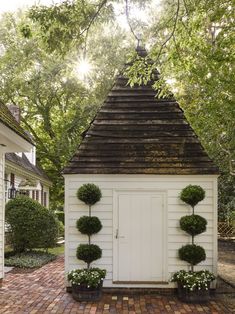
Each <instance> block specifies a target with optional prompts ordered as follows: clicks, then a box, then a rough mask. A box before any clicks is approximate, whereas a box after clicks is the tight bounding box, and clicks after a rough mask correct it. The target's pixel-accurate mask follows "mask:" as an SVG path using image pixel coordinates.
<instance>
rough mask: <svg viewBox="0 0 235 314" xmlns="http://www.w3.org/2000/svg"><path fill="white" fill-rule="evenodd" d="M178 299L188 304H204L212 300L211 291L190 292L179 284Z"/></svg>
mask: <svg viewBox="0 0 235 314" xmlns="http://www.w3.org/2000/svg"><path fill="white" fill-rule="evenodd" d="M178 298H179V299H180V300H181V301H183V302H186V303H202V302H208V301H209V300H210V290H209V289H208V290H205V289H202V290H193V291H190V290H188V289H186V288H184V287H183V286H182V285H180V284H179V283H178Z"/></svg>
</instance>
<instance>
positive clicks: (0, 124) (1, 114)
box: [0, 103, 33, 284]
mask: <svg viewBox="0 0 235 314" xmlns="http://www.w3.org/2000/svg"><path fill="white" fill-rule="evenodd" d="M32 147H33V143H32V140H31V138H30V137H29V136H28V135H27V134H26V133H25V131H24V130H23V129H22V128H21V127H20V125H19V123H18V122H17V121H16V120H15V119H14V118H13V116H12V115H11V113H10V111H9V110H8V109H7V107H6V106H5V105H3V104H1V103H0V284H1V282H2V278H3V277H4V212H5V210H4V208H5V184H4V169H5V154H6V153H13V152H29V151H30V150H31V149H32Z"/></svg>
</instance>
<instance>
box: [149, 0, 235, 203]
mask: <svg viewBox="0 0 235 314" xmlns="http://www.w3.org/2000/svg"><path fill="white" fill-rule="evenodd" d="M233 11H234V10H233V4H232V1H228V0H222V1H218V0H213V1H209V2H208V1H198V0H194V1H186V0H183V1H177V2H176V1H167V2H165V6H164V7H163V9H162V15H161V16H160V17H159V19H157V20H156V22H155V24H154V26H153V28H152V31H151V32H150V33H149V36H150V37H151V39H152V41H153V39H154V45H153V48H152V50H151V54H152V56H153V58H154V59H155V65H156V66H158V67H159V68H160V69H161V73H162V75H163V76H164V78H165V79H166V78H168V79H171V80H174V81H175V84H174V86H173V87H174V91H175V94H176V97H177V99H179V102H180V104H181V106H182V107H183V109H184V111H185V114H186V116H187V118H188V120H189V121H190V123H191V125H192V126H193V128H194V129H195V130H196V132H197V134H198V136H199V137H200V139H201V141H202V144H203V145H204V147H205V148H206V150H207V152H208V153H209V155H210V156H211V157H212V158H213V160H214V161H215V162H216V163H217V165H218V166H219V167H220V170H221V171H222V173H223V177H222V178H221V179H220V182H227V181H230V182H231V180H232V179H231V178H230V174H231V173H232V172H233V171H232V167H231V161H232V160H233V159H235V133H234V130H235V110H234V108H235V107H234V97H233V95H234V77H235V76H234V68H233V66H232V64H233V62H234V53H233V48H232V47H233V45H234V35H233V34H234V15H233ZM156 35H157V36H156ZM156 87H158V85H156ZM232 181H233V182H234V180H232ZM223 185H224V184H223ZM221 188H222V184H220V200H222V199H224V197H223V196H222V195H221V193H222V194H224V193H229V190H226V191H225V190H224V188H223V189H221ZM233 189H234V183H233ZM224 205H225V204H224V203H220V206H221V207H222V206H224Z"/></svg>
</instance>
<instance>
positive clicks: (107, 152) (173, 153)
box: [63, 50, 218, 175]
mask: <svg viewBox="0 0 235 314" xmlns="http://www.w3.org/2000/svg"><path fill="white" fill-rule="evenodd" d="M140 55H142V56H144V55H145V52H144V51H143V50H142V51H140ZM127 82H128V80H127V79H126V78H125V77H124V76H123V75H119V76H118V77H117V79H116V83H115V84H114V86H113V88H112V89H111V91H110V92H109V94H108V96H107V99H106V100H105V102H104V104H103V105H102V107H101V109H100V110H99V112H98V114H97V115H96V117H95V119H94V120H93V122H92V123H91V125H90V128H89V129H88V130H87V132H86V133H85V135H84V139H83V141H82V143H81V145H80V146H79V148H78V150H77V152H76V153H75V155H74V156H73V158H72V159H71V160H70V162H69V163H68V165H67V167H65V169H64V171H63V173H64V174H75V173H77V174H79V173H80V174H176V175H184V174H186V175H189V174H218V168H217V167H216V166H215V165H214V164H213V162H212V161H211V159H210V158H209V157H208V155H207V154H206V152H205V151H204V149H203V147H202V145H201V143H200V141H199V139H198V137H197V136H196V134H195V132H194V131H193V129H192V128H191V126H190V125H189V123H188V121H187V120H186V118H185V116H184V113H183V110H182V109H181V108H180V106H179V104H178V103H177V102H176V100H175V99H173V98H171V99H170V98H169V99H159V98H156V91H155V90H154V89H153V88H152V85H151V83H152V82H150V83H149V84H147V85H143V86H134V87H130V86H129V85H128V84H127Z"/></svg>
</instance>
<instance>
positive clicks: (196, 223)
mask: <svg viewBox="0 0 235 314" xmlns="http://www.w3.org/2000/svg"><path fill="white" fill-rule="evenodd" d="M206 225H207V221H206V219H205V218H203V217H202V216H199V215H189V216H184V217H181V219H180V228H181V229H182V230H184V231H186V232H187V233H189V234H190V235H192V236H195V235H198V234H200V233H202V232H205V231H206Z"/></svg>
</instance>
